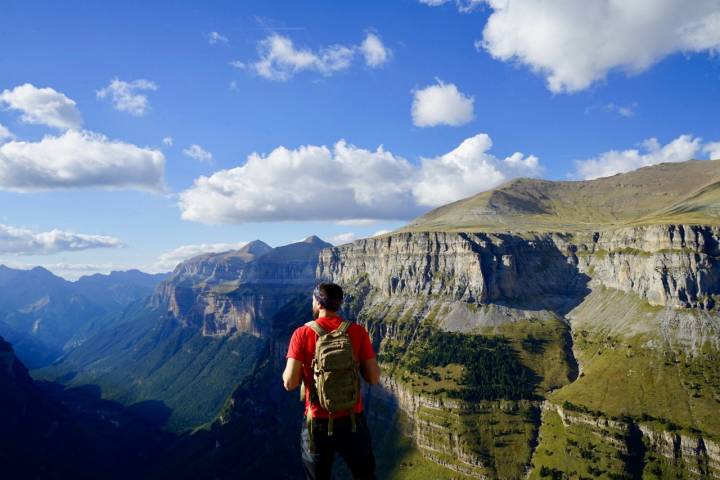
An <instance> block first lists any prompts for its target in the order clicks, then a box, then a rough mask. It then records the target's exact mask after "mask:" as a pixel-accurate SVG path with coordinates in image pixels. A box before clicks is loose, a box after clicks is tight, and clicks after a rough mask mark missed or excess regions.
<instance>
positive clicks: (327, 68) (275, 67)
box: [252, 33, 355, 81]
mask: <svg viewBox="0 0 720 480" xmlns="http://www.w3.org/2000/svg"><path fill="white" fill-rule="evenodd" d="M258 54H259V55H260V60H258V61H257V62H255V63H253V64H252V68H253V70H254V71H255V72H256V73H257V74H258V75H260V76H261V77H265V78H267V79H270V80H279V81H285V80H288V79H290V78H291V77H292V76H293V75H294V74H295V73H297V72H299V71H302V70H314V71H317V72H319V73H321V74H323V75H332V74H333V73H336V72H338V71H340V70H345V69H346V68H348V67H350V64H351V63H352V59H353V56H354V55H355V50H354V49H353V48H350V47H346V46H344V45H331V46H329V47H325V48H322V49H320V50H319V51H318V52H313V51H312V50H309V49H296V48H295V45H294V44H293V41H292V40H291V39H290V38H288V37H285V36H282V35H278V34H276V33H274V34H272V35H270V36H269V37H267V38H266V39H264V40H261V41H260V43H259V44H258Z"/></svg>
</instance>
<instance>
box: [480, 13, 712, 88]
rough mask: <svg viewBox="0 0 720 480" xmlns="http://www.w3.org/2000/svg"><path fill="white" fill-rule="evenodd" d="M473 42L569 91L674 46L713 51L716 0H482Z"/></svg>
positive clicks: (633, 68)
mask: <svg viewBox="0 0 720 480" xmlns="http://www.w3.org/2000/svg"><path fill="white" fill-rule="evenodd" d="M486 3H487V4H488V5H489V6H490V7H491V8H492V10H493V12H492V13H491V15H490V17H489V18H488V21H487V23H486V25H485V28H484V30H483V34H482V40H479V41H478V42H476V46H477V47H478V48H483V49H485V50H486V51H487V52H488V53H489V54H490V55H492V56H493V57H494V58H496V59H498V60H501V61H512V62H516V63H519V64H523V65H526V66H528V67H530V68H531V69H532V70H533V71H535V72H537V73H539V74H541V75H543V76H544V77H545V78H546V80H547V86H548V88H549V89H550V90H551V91H552V92H556V93H559V92H576V91H579V90H583V89H585V88H587V87H589V86H590V85H591V84H593V83H594V82H597V81H599V80H602V79H604V78H605V77H606V76H607V74H608V73H609V72H611V71H614V70H621V71H625V72H627V73H631V74H633V73H639V72H642V71H644V70H646V69H648V68H649V67H651V66H652V65H654V64H655V63H657V62H658V61H660V60H661V59H663V58H664V57H666V56H668V55H671V54H673V53H676V52H686V53H694V52H706V51H710V52H713V51H714V52H717V50H718V48H719V47H720V9H719V8H718V7H719V4H718V1H717V0H695V1H692V2H687V1H684V0H663V1H660V2H658V1H655V0H634V1H627V2H621V1H609V0H585V1H582V2H577V1H574V0H560V1H558V0H486Z"/></svg>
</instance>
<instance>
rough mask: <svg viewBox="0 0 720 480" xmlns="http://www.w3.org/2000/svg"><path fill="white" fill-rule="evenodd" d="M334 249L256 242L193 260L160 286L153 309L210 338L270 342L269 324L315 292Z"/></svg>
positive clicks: (318, 243)
mask: <svg viewBox="0 0 720 480" xmlns="http://www.w3.org/2000/svg"><path fill="white" fill-rule="evenodd" d="M329 246H330V244H328V243H326V242H323V241H322V240H320V239H319V238H317V237H309V238H307V239H305V240H304V241H302V242H297V243H293V244H290V245H285V246H282V247H277V248H271V247H270V246H268V245H267V244H265V243H263V242H260V241H254V242H250V243H249V244H247V245H246V246H244V247H243V248H241V249H239V250H235V251H230V252H223V253H218V254H205V255H201V256H198V257H195V258H192V259H190V260H188V261H186V262H183V263H181V264H180V265H178V267H177V268H176V269H175V271H174V272H173V274H172V275H171V276H170V278H168V279H167V280H166V281H164V282H163V283H162V284H160V285H159V286H158V288H157V289H156V291H155V294H154V295H153V297H152V298H151V299H150V306H151V307H152V308H161V309H167V311H168V312H169V313H170V314H171V315H172V316H173V317H174V318H175V319H177V320H178V322H180V324H181V325H183V326H185V327H190V328H198V329H199V330H200V331H201V332H202V334H203V335H205V336H225V335H233V334H237V333H248V334H251V335H255V336H264V335H266V334H267V333H269V332H270V330H271V325H269V324H268V323H267V321H266V320H267V319H269V318H270V317H271V316H272V315H273V314H274V313H275V312H277V311H278V309H279V308H281V307H282V306H283V305H285V304H286V303H287V302H288V301H289V300H291V299H292V298H294V297H295V296H297V295H300V294H308V293H309V292H310V291H311V289H312V286H313V285H314V283H315V270H316V266H317V259H318V254H319V252H320V250H322V249H323V248H326V247H329Z"/></svg>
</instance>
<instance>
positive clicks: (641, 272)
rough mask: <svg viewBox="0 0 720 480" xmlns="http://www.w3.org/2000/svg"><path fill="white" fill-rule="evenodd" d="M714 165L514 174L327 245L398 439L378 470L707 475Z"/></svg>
mask: <svg viewBox="0 0 720 480" xmlns="http://www.w3.org/2000/svg"><path fill="white" fill-rule="evenodd" d="M719 175H720V162H718V161H690V162H685V163H681V164H661V165H657V166H652V167H645V168H641V169H639V170H636V171H634V172H629V173H627V174H619V175H615V176H613V177H608V178H603V179H598V180H592V181H588V182H553V181H545V180H528V179H520V180H516V181H513V182H510V183H508V184H505V185H503V186H501V187H499V188H498V189H494V190H491V191H489V192H485V193H481V194H479V195H476V196H474V197H471V198H469V199H466V200H461V201H459V202H456V203H454V204H451V205H448V206H445V207H441V208H439V209H437V210H435V211H433V212H430V213H429V214H427V215H424V216H423V217H421V218H419V219H417V220H415V221H413V222H411V223H410V224H409V226H408V227H407V228H405V229H401V231H399V232H395V233H392V234H389V235H386V236H383V237H376V238H371V239H365V240H358V241H355V242H353V243H352V244H348V245H343V246H339V247H334V248H332V249H326V250H324V251H323V252H322V254H321V259H320V262H319V265H318V276H319V278H326V279H331V280H333V281H336V282H338V283H340V284H342V285H344V286H345V287H346V289H347V291H348V294H349V300H348V305H347V315H348V316H350V317H351V318H354V319H356V320H357V321H359V322H361V323H363V324H364V325H365V326H366V327H367V328H368V330H369V332H370V333H371V335H372V337H373V340H374V343H375V345H376V347H377V348H378V350H379V357H378V358H379V360H380V361H381V367H382V369H383V372H384V377H383V387H384V388H383V389H382V394H381V395H374V397H373V399H372V401H371V402H369V404H368V408H369V410H371V411H375V412H377V411H380V412H395V413H394V414H387V413H386V418H387V419H388V421H387V422H386V423H385V424H384V425H383V427H382V428H380V429H377V430H376V431H375V434H376V435H378V437H379V438H386V437H387V436H388V435H389V434H388V433H387V432H389V431H392V429H393V428H394V429H396V430H399V431H401V432H405V433H407V437H406V438H407V440H409V443H408V441H407V440H405V441H399V440H397V437H395V438H394V439H392V436H391V441H390V443H389V444H388V443H382V444H381V445H382V446H381V447H376V451H378V452H386V451H388V450H391V451H394V452H395V456H396V458H394V459H393V461H394V462H395V466H394V467H392V470H391V473H390V474H388V478H414V477H413V476H418V477H419V476H423V475H429V473H428V472H432V474H431V475H430V476H431V477H432V478H503V479H510V478H523V477H526V476H529V477H530V478H545V477H551V478H597V477H601V478H720V422H719V421H718V419H719V417H718V415H717V412H718V411H720V377H719V376H718V374H717V372H719V371H720V368H719V367H720V216H719V215H718V211H719V210H718V209H719V208H720V197H718V196H717V193H718V177H719ZM401 438H402V437H401ZM379 441H380V442H383V440H379ZM385 461H387V460H385ZM381 464H382V459H381ZM386 465H387V464H386Z"/></svg>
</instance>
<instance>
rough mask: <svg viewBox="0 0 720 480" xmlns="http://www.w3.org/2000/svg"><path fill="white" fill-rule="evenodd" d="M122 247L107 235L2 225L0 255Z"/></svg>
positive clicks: (118, 241)
mask: <svg viewBox="0 0 720 480" xmlns="http://www.w3.org/2000/svg"><path fill="white" fill-rule="evenodd" d="M121 246H122V242H121V241H120V240H118V239H117V238H115V237H109V236H106V235H86V234H83V233H73V232H66V231H63V230H58V229H54V230H50V231H47V232H35V231H33V230H29V229H26V228H17V227H12V226H10V225H3V224H0V253H15V254H21V255H42V254H50V253H57V252H68V251H78V250H87V249H91V248H117V247H121Z"/></svg>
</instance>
